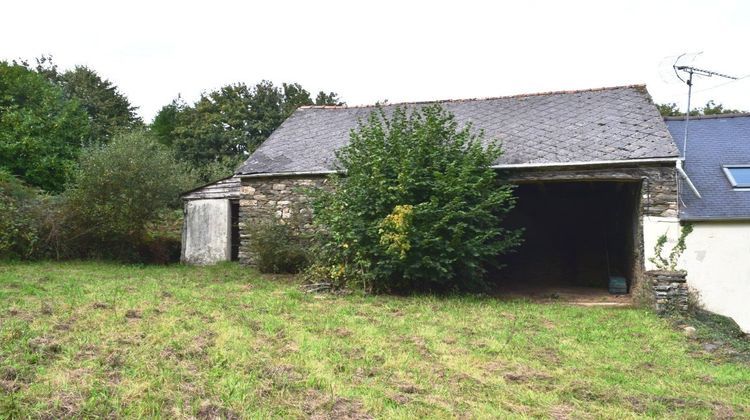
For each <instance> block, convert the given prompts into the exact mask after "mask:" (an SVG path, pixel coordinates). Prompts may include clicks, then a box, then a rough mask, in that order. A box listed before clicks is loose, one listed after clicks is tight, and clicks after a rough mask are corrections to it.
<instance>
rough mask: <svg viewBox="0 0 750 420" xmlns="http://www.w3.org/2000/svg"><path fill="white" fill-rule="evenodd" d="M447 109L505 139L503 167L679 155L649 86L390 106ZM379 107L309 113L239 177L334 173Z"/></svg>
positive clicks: (299, 115)
mask: <svg viewBox="0 0 750 420" xmlns="http://www.w3.org/2000/svg"><path fill="white" fill-rule="evenodd" d="M435 103H437V104H440V105H442V106H443V107H444V108H445V109H446V110H447V111H449V112H451V113H453V115H455V117H456V120H457V122H458V123H459V125H460V126H463V125H464V124H466V123H472V124H473V127H474V128H475V129H477V130H480V129H481V130H484V139H485V142H490V141H492V140H496V141H500V142H501V143H502V145H503V149H504V151H505V153H504V154H503V155H502V156H501V157H500V159H499V160H498V161H497V162H496V164H497V165H519V164H521V165H522V164H528V165H534V164H561V165H565V164H572V163H586V162H591V163H596V162H602V161H627V160H634V159H653V158H674V157H677V156H678V151H677V148H676V146H675V144H674V142H673V141H672V137H671V136H670V134H669V132H668V130H667V127H666V125H665V124H664V121H663V119H662V118H661V116H660V115H659V112H658V110H657V109H656V106H655V105H654V104H653V102H652V100H651V97H650V95H649V94H648V92H647V91H646V87H645V86H643V85H634V86H619V87H611V88H600V89H591V90H580V91H564V92H550V93H539V94H530V95H518V96H508V97H498V98H486V99H466V100H448V101H435V102H414V103H404V104H390V105H384V106H383V109H384V111H385V112H386V114H388V113H390V112H392V111H393V109H394V108H395V107H396V106H403V107H406V108H407V109H414V108H415V107H420V106H424V105H429V104H435ZM376 109H377V106H362V107H345V106H344V107H330V106H326V107H302V108H300V109H298V110H297V111H295V112H294V113H293V114H292V115H291V116H290V117H289V118H288V119H287V120H286V121H284V123H283V124H282V125H281V126H280V127H279V128H278V129H276V131H274V132H273V133H272V134H271V136H269V138H268V139H267V140H266V141H265V142H264V143H263V144H262V145H261V146H260V147H259V148H258V149H257V150H256V151H255V152H254V153H253V154H252V155H250V157H249V158H248V159H247V160H246V161H245V163H244V164H243V165H242V166H241V167H240V168H239V169H238V171H237V173H238V174H264V173H295V172H305V173H310V172H313V173H314V172H328V171H332V170H335V169H336V158H335V152H336V150H337V149H339V148H341V147H343V146H345V145H346V144H347V143H348V140H349V134H350V132H351V130H353V129H356V128H357V126H358V122H359V121H361V120H364V119H366V118H367V117H368V116H369V115H370V113H371V112H372V111H374V110H376Z"/></svg>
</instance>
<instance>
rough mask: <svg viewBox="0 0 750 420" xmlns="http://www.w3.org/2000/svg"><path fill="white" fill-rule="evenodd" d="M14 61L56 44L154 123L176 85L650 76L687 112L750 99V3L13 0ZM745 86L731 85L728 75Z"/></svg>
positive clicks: (63, 63) (492, 90) (7, 45)
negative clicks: (692, 74)
mask: <svg viewBox="0 0 750 420" xmlns="http://www.w3.org/2000/svg"><path fill="white" fill-rule="evenodd" d="M3 3H4V4H3V5H2V8H0V9H1V10H2V13H0V60H2V59H5V60H11V59H17V58H25V59H33V58H34V57H38V56H40V55H42V54H46V55H52V56H53V58H54V61H55V62H56V63H57V64H58V66H59V67H61V68H70V67H72V66H75V65H79V64H80V65H86V66H89V67H91V68H93V69H94V70H96V71H97V72H98V73H99V74H100V75H102V76H103V77H106V78H107V79H109V80H111V81H112V82H113V83H115V84H116V85H117V86H118V87H119V89H120V91H121V92H123V93H124V94H125V95H126V96H127V97H128V98H129V99H130V101H131V103H133V105H135V106H138V107H139V113H140V115H141V116H142V117H143V118H144V120H145V121H147V122H149V121H151V119H152V118H153V116H154V115H155V114H156V113H157V112H158V110H159V109H160V108H161V107H162V106H164V105H166V104H168V103H170V102H171V101H172V99H174V98H175V97H176V96H177V95H178V94H180V95H181V96H182V97H183V98H184V99H185V100H187V101H188V102H192V101H195V100H196V99H198V98H199V96H200V94H201V92H207V91H211V90H214V89H217V88H219V87H221V86H223V85H226V84H229V83H235V82H244V83H247V84H255V83H257V82H259V81H261V80H264V79H266V80H271V81H272V82H274V83H275V84H281V83H282V82H297V83H300V84H301V85H302V86H303V87H304V88H306V89H307V90H309V91H310V92H311V93H312V94H313V95H314V94H315V93H316V92H317V91H319V90H325V91H334V92H337V93H338V94H339V95H340V97H341V98H342V99H343V100H344V101H346V103H347V104H349V105H362V104H373V103H375V102H378V101H381V102H382V101H385V100H388V101H389V102H392V103H393V102H405V101H426V100H436V99H460V98H475V97H495V96H506V95H515V94H523V93H535V92H547V91H558V90H574V89H589V88H597V87H603V86H619V85H627V84H638V83H645V84H646V85H647V86H648V89H649V92H650V93H651V95H652V96H653V98H654V100H655V101H656V102H659V103H666V102H676V103H677V104H679V105H680V106H681V108H683V109H684V108H685V102H686V100H687V88H686V86H685V84H683V83H682V82H680V81H679V80H678V79H677V78H676V77H675V74H674V71H673V70H672V64H673V63H674V61H675V59H676V58H677V57H678V56H679V55H680V54H683V53H689V54H688V55H686V56H684V57H683V58H682V59H681V61H680V64H686V65H692V66H695V67H699V68H706V69H709V70H713V71H718V72H722V73H726V74H730V75H734V76H738V77H742V76H748V77H746V78H744V79H741V80H739V81H736V82H732V81H731V80H728V79H721V78H717V77H711V78H703V77H701V78H696V79H695V83H694V95H693V103H694V104H697V105H702V104H705V102H706V101H707V100H709V99H713V100H715V101H716V102H717V103H722V104H724V105H725V107H729V108H739V109H743V110H750V54H748V53H747V46H746V45H747V40H748V39H750V2H748V1H705V0H703V1H688V0H684V1H604V0H599V1H513V2H509V1H508V2H506V1H472V0H453V1H416V0H414V1H407V0H401V1H390V0H380V1H377V2H358V1H353V0H348V1H326V0H316V1H309V0H308V1H273V0H266V1H264V2H254V1H242V2H239V1H238V2H232V1H224V0H213V1H205V0H204V1H199V2H193V1H178V2H171V1H158V0H150V1H140V0H129V1H119V0H109V1H101V0H100V1H76V0H68V1H59V0H51V1H34V0H24V1H9V0H5V1H4V2H3ZM727 82H731V83H727Z"/></svg>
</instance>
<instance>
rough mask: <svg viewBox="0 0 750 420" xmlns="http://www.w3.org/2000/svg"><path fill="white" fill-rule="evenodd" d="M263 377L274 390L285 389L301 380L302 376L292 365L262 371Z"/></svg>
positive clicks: (275, 366) (282, 365) (270, 367)
mask: <svg viewBox="0 0 750 420" xmlns="http://www.w3.org/2000/svg"><path fill="white" fill-rule="evenodd" d="M262 373H263V376H264V377H265V378H268V379H270V380H271V382H272V383H273V386H274V387H276V388H285V387H287V386H290V385H293V384H295V383H297V382H299V381H300V380H302V378H303V375H302V374H301V373H299V372H298V371H297V369H296V368H295V367H294V366H292V365H285V364H280V365H274V366H269V367H266V368H264V369H263V372H262Z"/></svg>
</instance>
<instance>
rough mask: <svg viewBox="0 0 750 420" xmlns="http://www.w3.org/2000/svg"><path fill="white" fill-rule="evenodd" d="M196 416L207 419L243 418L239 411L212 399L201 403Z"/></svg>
mask: <svg viewBox="0 0 750 420" xmlns="http://www.w3.org/2000/svg"><path fill="white" fill-rule="evenodd" d="M196 417H197V418H199V419H205V420H235V419H237V420H239V419H240V418H241V417H240V415H239V414H238V413H237V412H235V411H233V410H230V409H228V408H226V407H222V406H220V405H218V404H214V403H212V402H210V401H204V402H202V403H201V405H200V407H199V408H198V412H197V413H196Z"/></svg>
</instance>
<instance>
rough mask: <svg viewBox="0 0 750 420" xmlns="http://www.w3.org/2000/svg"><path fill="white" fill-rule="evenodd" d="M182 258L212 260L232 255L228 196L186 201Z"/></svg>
mask: <svg viewBox="0 0 750 420" xmlns="http://www.w3.org/2000/svg"><path fill="white" fill-rule="evenodd" d="M183 223H184V226H183V246H182V261H183V262H186V263H189V264H198V265H205V264H214V263H217V262H219V261H229V260H230V259H231V257H232V245H231V237H232V231H231V226H232V222H231V208H230V204H229V200H221V199H209V200H191V201H187V202H185V220H184V222H183Z"/></svg>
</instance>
